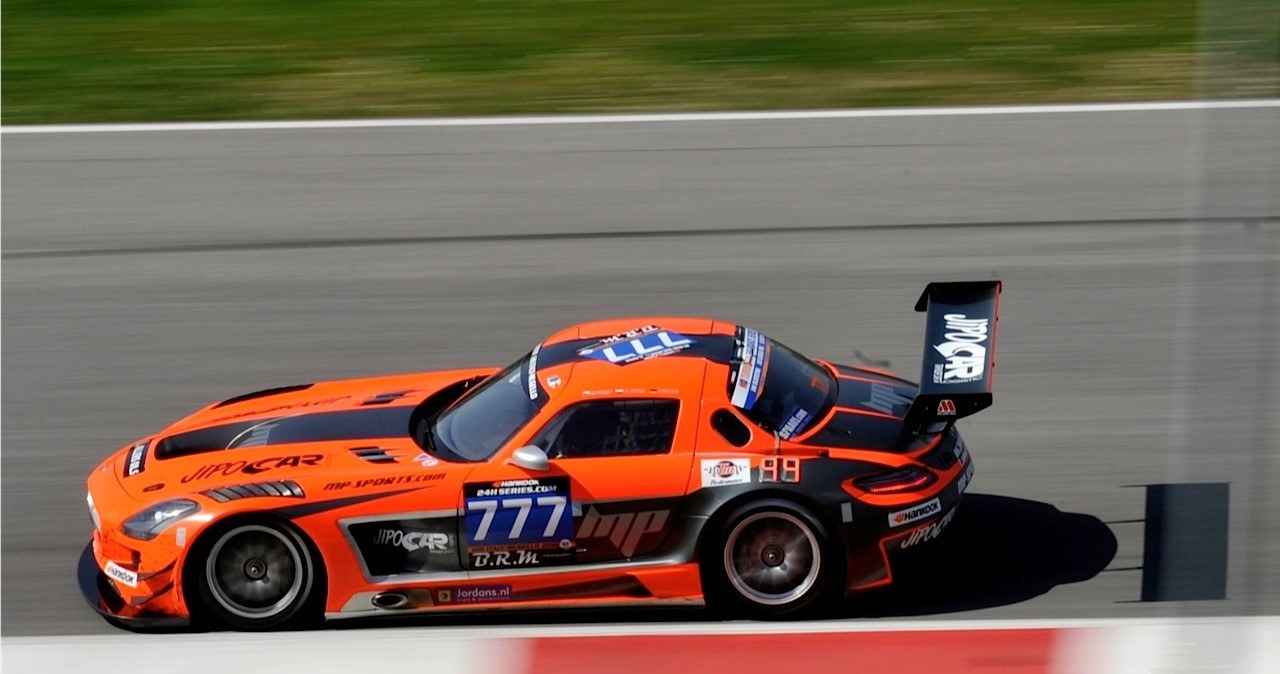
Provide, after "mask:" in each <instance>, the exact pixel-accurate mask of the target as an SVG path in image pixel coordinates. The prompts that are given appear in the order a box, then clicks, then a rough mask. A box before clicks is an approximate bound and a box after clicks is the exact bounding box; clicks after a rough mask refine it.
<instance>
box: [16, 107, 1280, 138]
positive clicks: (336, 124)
mask: <svg viewBox="0 0 1280 674" xmlns="http://www.w3.org/2000/svg"><path fill="white" fill-rule="evenodd" d="M1250 108H1280V99H1274V98H1269V99H1256V100H1234V101H1169V102H1162V103H1082V104H1074V105H994V106H965V107H938V108H867V109H857V110H790V111H774V112H689V113H658V114H618V115H525V116H513V117H425V118H415V119H332V120H314V121H305V120H298V121H283V122H265V121H263V122H172V123H155V124H34V125H30V126H26V125H18V126H12V125H10V126H0V134H4V135H10V134H61V133H122V132H125V133H150V132H155V131H275V130H306V129H395V128H412V127H457V126H545V125H553V124H560V125H569V124H664V123H671V122H687V123H698V122H764V121H785V120H812V119H873V118H886V117H968V116H978V115H1056V114H1080V113H1092V112H1168V111H1187V110H1240V109H1250Z"/></svg>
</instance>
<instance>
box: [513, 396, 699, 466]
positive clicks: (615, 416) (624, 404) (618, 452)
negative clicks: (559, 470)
mask: <svg viewBox="0 0 1280 674" xmlns="http://www.w3.org/2000/svg"><path fill="white" fill-rule="evenodd" d="M679 409H680V405H679V403H677V402H676V401H674V400H601V401H597V402H589V403H582V404H580V405H575V406H573V407H571V408H569V409H567V410H565V411H563V412H561V413H560V414H559V415H557V416H556V418H555V419H553V420H552V421H551V423H549V424H547V427H546V428H545V429H544V430H543V431H542V432H541V433H539V434H538V437H537V438H535V439H534V441H533V444H535V445H537V446H538V447H541V448H543V449H544V450H546V452H547V456H548V457H550V458H552V459H573V458H580V457H591V456H638V455H644V454H666V453H667V452H670V451H671V440H672V438H674V437H675V433H676V416H677V413H678V412H679Z"/></svg>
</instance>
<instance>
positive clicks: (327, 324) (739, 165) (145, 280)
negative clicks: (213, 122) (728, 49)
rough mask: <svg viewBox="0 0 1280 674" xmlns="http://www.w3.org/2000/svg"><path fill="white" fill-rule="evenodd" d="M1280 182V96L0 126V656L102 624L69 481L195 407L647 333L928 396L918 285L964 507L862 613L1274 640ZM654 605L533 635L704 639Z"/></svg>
mask: <svg viewBox="0 0 1280 674" xmlns="http://www.w3.org/2000/svg"><path fill="white" fill-rule="evenodd" d="M1278 157H1280V108H1275V107H1271V108H1261V109H1252V110H1215V111H1194V110H1193V111H1172V112H1117V113H1104V112H1090V113H1058V114H1035V115H1018V116H1009V115H998V114H992V115H974V116H965V117H959V118H946V117H944V118H937V117H912V116H903V117H894V118H878V119H840V120H790V121H751V122H668V123H648V124H646V123H633V124H608V125H571V124H566V125H537V126H527V125H510V126H488V127H459V128H430V127H428V128H395V127H388V128H376V129H349V130H333V129H327V130H305V129H302V130H280V131H272V130H256V131H206V132H155V133H103V134H59V133H49V134H34V135H6V136H5V137H4V139H3V171H2V173H3V185H2V187H3V190H2V194H3V204H2V205H3V250H2V256H3V366H4V367H3V393H4V399H3V444H2V446H0V462H2V463H0V472H2V478H0V496H2V499H3V501H2V508H0V515H2V525H3V534H2V553H3V554H2V563H3V598H2V602H0V610H2V618H0V620H2V623H0V625H2V629H3V634H4V635H5V636H16V635H59V634H86V633H99V632H108V633H109V632H115V631H116V630H115V628H113V627H110V626H109V625H107V624H106V623H105V622H103V621H102V620H101V619H100V618H98V617H97V616H96V615H95V614H94V613H92V612H91V611H90V610H89V609H88V608H87V607H86V606H84V604H83V601H82V600H81V598H80V597H79V594H78V590H77V588H76V585H75V581H74V566H75V562H76V559H77V557H78V554H79V551H80V550H81V549H82V548H83V546H84V544H85V542H86V540H87V538H88V535H89V531H90V526H91V525H90V523H89V518H88V514H87V512H86V510H85V505H84V477H85V476H86V474H87V473H88V471H89V470H90V469H91V468H92V467H93V466H95V465H96V464H97V463H98V462H99V461H100V460H101V459H102V458H103V457H104V456H105V455H106V454H107V453H108V452H110V451H112V450H114V449H115V448H118V447H120V446H122V445H124V444H125V443H127V442H129V441H131V440H133V439H135V438H137V437H140V436H142V435H144V434H147V433H150V432H152V431H154V430H156V429H158V428H160V427H162V426H163V425H165V424H166V423H167V422H168V421H170V420H172V419H174V418H176V417H178V416H180V415H182V414H185V413H187V412H189V411H191V410H193V409H195V408H197V407H199V406H201V405H203V404H205V403H206V402H208V401H210V400H214V399H219V398H225V397H228V396H231V395H235V394H238V393H242V392H245V391H250V390H255V389H259V388H264V387H268V386H273V385H280V384H291V383H297V382H304V381H314V380H323V379H333V378H342V377H351V376H359V375H367V374H376V373H394V372H407V371H416V370H425V369H435V368H445V367H452V366H461V365H468V364H501V363H505V362H508V361H510V360H512V359H514V358H515V357H516V356H517V355H519V354H520V353H522V352H524V351H526V350H527V349H529V348H530V347H531V346H532V345H533V344H535V343H536V342H537V341H538V340H540V339H541V338H542V337H544V336H545V335H546V334H548V333H550V332H551V331H553V330H555V329H557V328H559V327H561V326H563V325H566V324H569V323H573V322H577V321H580V320H585V319H590V318H595V317H600V316H623V315H644V314H655V315H664V314H665V315H672V314H678V315H685V314H692V315H711V316H716V317H723V318H726V319H730V320H734V321H738V322H741V323H745V324H749V325H752V326H755V327H758V328H760V329H761V330H762V331H764V332H765V333H766V334H769V335H771V336H773V337H775V338H777V339H779V340H780V341H783V342H785V343H787V344H789V345H791V346H793V347H796V348H798V349H800V350H802V351H804V352H807V353H809V354H812V355H815V356H820V357H825V358H828V359H831V360H836V361H844V362H856V361H857V359H858V358H859V357H861V358H865V359H869V360H874V361H887V362H889V363H890V364H891V366H892V367H893V368H894V369H896V370H898V371H900V372H902V373H904V374H908V375H910V376H912V377H915V376H917V370H918V367H919V357H920V350H921V346H922V338H923V329H922V319H921V317H920V316H919V315H917V314H915V313H914V312H912V311H911V306H912V304H913V303H914V301H915V299H916V297H917V296H918V294H919V292H920V290H921V289H922V288H923V286H924V284H925V283H926V282H927V281H931V280H948V279H973V278H991V277H996V278H1000V279H1002V280H1003V281H1004V282H1005V289H1006V290H1005V295H1004V299H1003V303H1002V307H1001V309H1002V324H1001V332H1000V342H999V353H998V369H997V372H998V375H997V378H996V404H995V406H994V407H993V408H991V409H990V410H987V411H985V412H983V413H981V414H980V415H978V416H976V417H973V418H972V419H968V420H965V421H963V422H961V425H962V428H963V429H964V430H965V434H966V438H967V439H968V440H969V444H970V446H971V447H972V449H973V453H974V456H975V459H976V461H977V468H978V472H977V477H976V479H975V482H974V484H973V487H972V492H973V493H974V494H976V495H977V496H975V497H974V498H972V499H971V500H970V502H969V505H970V506H971V507H969V508H968V510H966V511H964V512H963V513H962V515H963V516H962V517H957V519H956V523H955V528H954V530H953V531H952V536H951V539H952V540H951V541H950V542H949V544H948V545H949V546H950V547H948V548H946V550H947V552H948V554H947V555H946V556H942V557H940V558H938V559H931V560H929V561H928V562H927V563H922V564H921V565H920V566H919V568H916V569H914V570H908V571H909V572H912V573H915V576H914V577H915V578H917V579H918V580H919V582H918V584H917V586H916V587H915V589H914V590H910V589H909V590H908V591H905V592H903V593H900V594H899V595H894V596H887V597H873V598H870V599H868V601H867V602H865V603H863V604H861V605H854V606H852V607H850V609H849V610H848V612H847V616H846V617H847V618H848V619H860V618H866V617H875V616H881V615H897V616H901V615H915V616H931V617H943V618H949V617H955V618H1023V617H1025V618H1072V617H1108V616H1117V615H1123V616H1167V615H1197V616H1199V615H1223V614H1255V613H1276V612H1277V611H1280V567H1278V566H1277V565H1276V563H1275V560H1277V559H1280V516H1277V515H1276V513H1277V512H1278V511H1280V459H1277V449H1278V447H1277V443H1276V441H1275V437H1277V431H1280V421H1278V419H1280V414H1277V413H1276V410H1277V409H1280V395H1278V390H1280V385H1278V384H1277V382H1278V381H1280V367H1277V362H1278V359H1277V355H1276V354H1277V352H1278V351H1280V329H1278V325H1280V323H1278V321H1280V319H1278V318H1277V317H1278V316H1280V312H1278V310H1280V306H1278V304H1280V300H1278V299H1277V297H1278V296H1280V291H1277V287H1278V286H1280V159H1277V158H1278ZM1186 482H1226V483H1229V484H1230V518H1231V519H1230V522H1231V524H1230V529H1229V541H1230V547H1229V557H1228V571H1229V573H1228V582H1227V596H1226V598H1225V599H1221V600H1212V601H1198V602H1140V601H1138V600H1139V598H1140V589H1141V584H1142V582H1141V579H1142V573H1143V572H1142V570H1141V569H1140V568H1139V567H1140V566H1141V565H1142V563H1143V522H1142V521H1141V520H1142V518H1143V513H1144V496H1145V493H1146V492H1145V490H1144V489H1143V488H1142V487H1143V486H1145V485H1151V484H1165V483H1186ZM939 571H942V572H943V573H942V574H941V575H940V574H939V573H938V572H939ZM908 575H910V573H908ZM939 579H941V580H939ZM645 616H651V614H640V617H638V618H632V617H630V614H626V613H610V614H607V615H605V616H604V617H603V618H601V617H600V616H596V615H590V614H587V615H584V614H569V615H560V614H552V615H550V616H545V615H544V616H540V617H535V618H520V619H519V620H530V619H533V620H546V621H552V622H555V621H569V622H573V621H582V620H595V619H609V620H618V621H623V622H625V621H627V620H631V619H638V620H650V619H663V620H665V619H677V620H683V619H690V620H696V619H698V617H697V615H696V614H694V615H692V617H690V616H688V615H685V614H678V615H674V614H672V615H669V614H658V617H657V618H653V617H645ZM467 620H477V619H476V618H468V619H467ZM489 620H493V618H489ZM443 622H448V621H441V622H437V621H434V620H426V621H422V624H443Z"/></svg>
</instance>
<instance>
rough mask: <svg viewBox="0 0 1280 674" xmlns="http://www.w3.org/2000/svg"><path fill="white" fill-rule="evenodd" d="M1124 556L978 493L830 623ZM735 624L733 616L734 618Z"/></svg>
mask: <svg viewBox="0 0 1280 674" xmlns="http://www.w3.org/2000/svg"><path fill="white" fill-rule="evenodd" d="M1115 554H1116V537H1115V535H1114V534H1113V533H1112V532H1111V529H1110V528H1108V527H1107V525H1106V524H1104V523H1103V522H1102V521H1101V520H1099V519H1098V518H1096V517H1094V516H1092V515H1085V514H1079V513H1064V512H1062V511H1060V510H1058V509H1057V508H1055V507H1053V506H1052V505H1049V504H1047V503H1040V502H1038V501H1028V500H1025V499H1018V498H1010V497H1006V496H993V495H989V494H970V495H968V496H966V497H965V499H964V503H963V505H962V506H961V507H960V510H959V511H957V513H956V516H955V519H954V520H953V521H952V522H951V526H950V528H949V529H948V530H947V533H946V535H945V536H944V537H942V538H941V539H940V540H939V541H938V542H937V543H936V544H933V545H931V546H923V547H921V549H919V550H918V551H916V552H915V553H913V554H911V555H909V556H903V557H902V558H900V559H898V561H897V563H896V564H895V570H894V574H895V579H894V585H893V586H892V587H889V588H885V589H878V590H871V591H868V592H862V593H859V594H857V595H855V596H854V597H853V598H852V599H850V600H849V601H847V602H844V603H843V604H842V605H840V606H839V607H837V608H836V609H835V610H833V611H832V612H831V613H830V614H829V617H831V618H873V617H890V616H894V617H906V616H927V615H936V614H941V613H951V612H955V611H968V610H973V609H981V608H990V607H994V606H1004V605H1008V604H1015V603H1018V602H1021V601H1026V600H1027V599H1031V598H1033V597H1037V596H1039V595H1042V594H1044V593H1046V592H1048V591H1050V590H1051V589H1053V588H1054V587H1055V586H1057V585H1062V584H1064V583H1078V582H1083V581H1086V580H1089V579H1090V578H1093V577H1094V576H1096V575H1098V573H1099V572H1101V571H1102V570H1103V569H1104V568H1106V567H1107V565H1108V564H1110V563H1111V560H1112V559H1113V558H1114V557H1115ZM726 617H729V618H732V616H726ZM708 619H713V617H712V616H711V615H710V614H709V613H708V612H707V611H706V610H704V609H702V608H621V609H572V610H556V611H494V612H487V611H486V612H483V613H462V614H457V613H455V614H427V615H417V616H404V617H395V618H391V617H388V618H377V619H360V620H352V621H341V622H338V623H331V624H330V625H329V626H330V627H333V628H338V629H346V628H360V627H371V626H374V625H386V626H402V627H404V626H441V627H444V626H484V625H554V624H562V625H573V624H584V623H590V624H596V623H635V624H640V623H654V622H692V621H703V620H708Z"/></svg>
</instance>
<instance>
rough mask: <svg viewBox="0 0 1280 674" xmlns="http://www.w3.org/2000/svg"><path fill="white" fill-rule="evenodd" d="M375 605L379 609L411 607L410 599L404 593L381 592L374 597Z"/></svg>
mask: <svg viewBox="0 0 1280 674" xmlns="http://www.w3.org/2000/svg"><path fill="white" fill-rule="evenodd" d="M373 605H374V606H377V607H378V608H404V607H405V606H408V605H409V597H408V596H406V595H405V594H404V593H403V592H381V593H379V594H376V595H374V596H373Z"/></svg>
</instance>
